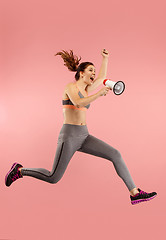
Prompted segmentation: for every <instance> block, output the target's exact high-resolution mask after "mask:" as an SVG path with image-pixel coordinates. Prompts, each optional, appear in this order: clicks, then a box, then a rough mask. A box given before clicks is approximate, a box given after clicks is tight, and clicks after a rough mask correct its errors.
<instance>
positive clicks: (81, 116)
mask: <svg viewBox="0 0 166 240" xmlns="http://www.w3.org/2000/svg"><path fill="white" fill-rule="evenodd" d="M63 116H64V122H63V123H64V124H74V125H86V111H82V110H77V109H71V108H63Z"/></svg>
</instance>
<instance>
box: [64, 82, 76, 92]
mask: <svg viewBox="0 0 166 240" xmlns="http://www.w3.org/2000/svg"><path fill="white" fill-rule="evenodd" d="M71 88H76V84H75V83H74V82H69V83H67V84H66V86H65V90H66V89H71Z"/></svg>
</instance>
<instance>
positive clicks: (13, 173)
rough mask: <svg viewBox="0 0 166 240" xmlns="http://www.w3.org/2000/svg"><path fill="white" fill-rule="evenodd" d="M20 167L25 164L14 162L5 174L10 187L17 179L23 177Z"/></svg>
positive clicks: (7, 184)
mask: <svg viewBox="0 0 166 240" xmlns="http://www.w3.org/2000/svg"><path fill="white" fill-rule="evenodd" d="M20 167H23V166H22V165H21V164H19V163H17V162H15V163H13V165H12V167H11V169H10V170H9V172H8V173H7V174H6V176H5V184H6V186H7V187H9V186H10V185H11V184H12V183H13V182H14V181H15V180H16V179H18V178H22V177H23V176H22V174H21V173H20V171H19V168H20Z"/></svg>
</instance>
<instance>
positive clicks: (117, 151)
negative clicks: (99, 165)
mask: <svg viewBox="0 0 166 240" xmlns="http://www.w3.org/2000/svg"><path fill="white" fill-rule="evenodd" d="M114 157H115V158H116V159H119V158H121V153H120V152H119V150H117V149H115V150H114Z"/></svg>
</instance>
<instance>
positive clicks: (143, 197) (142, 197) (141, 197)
mask: <svg viewBox="0 0 166 240" xmlns="http://www.w3.org/2000/svg"><path fill="white" fill-rule="evenodd" d="M138 191H139V193H137V194H136V195H134V196H131V195H130V199H131V204H137V203H140V202H144V201H149V200H151V199H153V198H154V197H156V196H157V193H156V192H152V193H147V192H144V191H142V190H141V189H140V188H138Z"/></svg>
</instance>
